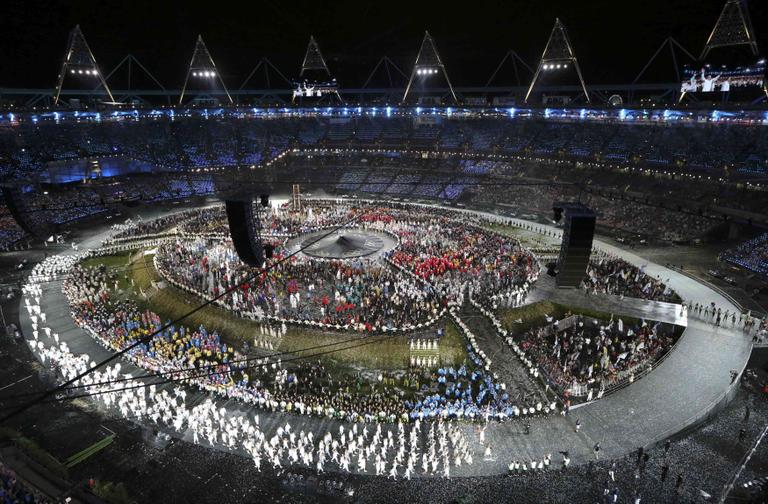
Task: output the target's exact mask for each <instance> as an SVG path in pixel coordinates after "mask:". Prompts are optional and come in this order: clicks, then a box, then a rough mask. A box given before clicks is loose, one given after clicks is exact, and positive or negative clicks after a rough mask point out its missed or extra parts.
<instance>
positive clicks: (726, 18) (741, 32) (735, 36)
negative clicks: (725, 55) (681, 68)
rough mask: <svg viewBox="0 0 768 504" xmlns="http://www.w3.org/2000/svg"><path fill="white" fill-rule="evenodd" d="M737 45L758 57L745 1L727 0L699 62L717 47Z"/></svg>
mask: <svg viewBox="0 0 768 504" xmlns="http://www.w3.org/2000/svg"><path fill="white" fill-rule="evenodd" d="M738 45H747V46H749V48H750V50H751V51H752V54H753V55H754V56H757V55H758V50H757V40H756V39H755V32H754V30H753V29H752V21H751V20H750V17H749V10H748V9H747V1H746V0H727V1H726V3H725V6H723V10H722V12H720V17H719V18H718V19H717V23H716V24H715V27H714V28H713V29H712V33H710V34H709V38H708V39H707V43H706V44H704V50H703V51H702V52H701V56H699V60H701V61H704V59H705V58H706V57H707V56H708V55H709V52H710V51H711V50H712V49H715V48H717V47H731V46H738Z"/></svg>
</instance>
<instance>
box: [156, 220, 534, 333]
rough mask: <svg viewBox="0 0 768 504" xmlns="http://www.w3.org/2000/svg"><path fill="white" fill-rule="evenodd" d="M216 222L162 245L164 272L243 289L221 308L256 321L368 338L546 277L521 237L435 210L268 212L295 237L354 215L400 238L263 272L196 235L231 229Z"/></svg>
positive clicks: (269, 225)
mask: <svg viewBox="0 0 768 504" xmlns="http://www.w3.org/2000/svg"><path fill="white" fill-rule="evenodd" d="M206 212H208V211H206ZM208 217H209V215H208V214H206V215H204V218H190V219H187V220H186V221H185V223H184V225H183V226H182V229H183V230H184V231H185V232H186V233H188V235H187V237H185V238H184V239H179V240H176V241H175V242H169V243H166V244H164V245H162V246H161V247H160V249H159V251H158V254H157V259H156V260H157V265H158V268H159V269H160V271H161V274H163V275H164V276H166V277H167V278H169V279H171V280H172V281H174V282H177V283H179V284H180V285H181V286H182V287H183V288H186V289H188V290H191V291H193V292H196V293H199V294H203V295H205V296H217V295H218V294H220V293H221V292H223V291H224V290H226V289H229V288H230V287H232V286H239V289H237V291H236V292H234V293H233V294H232V295H231V296H228V297H227V298H226V299H225V300H223V301H222V302H223V303H224V304H225V305H226V306H227V307H228V308H229V309H232V310H234V311H236V312H239V313H241V314H247V315H248V316H251V317H254V318H258V319H261V318H262V317H264V316H268V317H276V318H280V319H287V320H294V321H313V322H319V323H321V324H324V325H326V326H341V327H344V328H353V329H357V330H364V331H367V332H379V331H382V330H392V329H395V328H405V327H413V326H414V325H416V324H418V323H420V322H424V321H426V320H429V319H434V318H435V317H436V316H438V315H439V314H440V312H441V310H443V309H444V308H445V307H446V306H447V305H448V304H449V303H451V302H457V301H458V300H459V299H461V298H462V296H463V292H464V290H465V289H466V287H467V286H468V285H471V286H473V287H474V288H475V292H477V293H478V295H480V296H482V295H492V294H494V295H500V294H505V293H508V292H515V293H517V292H521V291H527V289H528V288H529V287H530V285H532V284H533V282H534V281H535V280H536V278H537V277H538V272H539V266H538V263H537V262H536V260H535V259H534V257H533V255H532V254H531V253H530V252H528V251H527V250H525V249H523V248H522V247H520V245H519V243H518V242H517V241H516V240H513V239H507V238H504V237H503V236H501V235H499V234H497V233H494V232H491V231H487V230H485V229H483V228H482V227H480V226H478V225H476V224H474V223H472V222H470V219H467V221H463V220H462V219H459V218H448V217H446V216H444V215H439V214H437V213H436V212H434V211H433V210H427V209H424V210H421V211H417V210H416V209H414V208H412V209H410V210H409V211H403V210H399V209H394V208H379V207H376V206H367V205H362V206H359V207H350V206H346V205H338V206H323V205H318V206H309V207H307V208H306V209H304V210H303V211H302V212H291V211H289V210H287V209H282V210H275V211H272V212H269V213H268V215H266V216H265V218H264V228H263V231H262V232H263V233H264V234H265V235H267V236H268V235H269V234H270V233H272V234H274V233H283V234H296V233H300V232H302V231H308V230H313V229H316V228H317V227H321V226H328V225H331V224H338V223H341V222H345V221H348V220H350V219H352V218H356V224H355V225H357V226H361V227H364V228H365V229H368V230H370V231H378V232H382V233H384V232H386V233H389V234H391V235H393V236H396V237H397V238H398V239H399V245H398V246H397V247H396V248H395V249H394V250H392V251H389V252H385V254H384V256H383V257H380V256H379V255H378V254H374V256H372V257H370V258H359V259H356V260H354V261H350V260H344V261H341V260H325V259H316V258H313V257H310V256H307V255H305V254H299V255H295V256H292V257H290V258H288V260H287V261H283V260H282V258H283V257H284V256H285V255H286V254H287V252H288V251H287V250H285V249H283V248H281V247H278V248H277V250H276V253H275V254H276V255H275V258H274V259H275V262H276V266H275V267H273V268H271V269H270V270H269V271H268V272H266V273H261V274H258V275H257V274H256V272H255V271H253V270H252V269H250V268H248V267H247V266H246V265H244V264H243V263H242V262H241V261H240V260H239V258H238V256H237V254H236V252H235V250H234V247H233V245H232V243H231V241H229V240H228V239H211V238H192V236H190V235H191V234H193V233H201V234H205V233H206V232H207V231H209V230H210V229H218V228H219V227H221V226H223V224H217V223H216V222H217V221H216V219H210V218H208ZM310 224H311V226H310ZM387 261H390V262H391V264H392V265H394V266H395V267H394V268H393V267H392V266H391V265H390V264H387ZM398 269H402V270H404V271H406V272H407V273H409V274H403V273H401V272H400V271H398Z"/></svg>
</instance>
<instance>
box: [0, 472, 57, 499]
mask: <svg viewBox="0 0 768 504" xmlns="http://www.w3.org/2000/svg"><path fill="white" fill-rule="evenodd" d="M52 502H53V500H51V499H49V498H47V497H45V496H44V495H42V494H40V493H39V492H37V491H36V490H34V489H32V488H30V487H28V486H27V485H25V484H24V483H23V482H22V481H21V480H19V478H18V476H17V475H16V473H15V472H14V471H12V470H11V469H9V468H7V467H6V466H5V465H3V464H2V462H0V503H2V504H47V503H52Z"/></svg>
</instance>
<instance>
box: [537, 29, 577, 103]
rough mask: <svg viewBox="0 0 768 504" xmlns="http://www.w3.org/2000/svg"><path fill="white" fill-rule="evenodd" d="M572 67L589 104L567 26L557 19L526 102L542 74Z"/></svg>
mask: <svg viewBox="0 0 768 504" xmlns="http://www.w3.org/2000/svg"><path fill="white" fill-rule="evenodd" d="M571 65H572V66H573V68H574V69H575V70H576V74H577V75H578V77H579V84H581V90H582V91H583V92H584V97H585V98H586V99H587V103H589V101H590V100H589V93H588V92H587V85H586V84H585V83H584V77H583V76H582V74H581V68H580V67H579V62H578V60H577V59H576V54H575V53H574V52H573V46H571V41H570V40H569V39H568V33H567V32H566V30H565V25H563V23H562V22H561V21H560V19H555V26H554V27H553V28H552V33H550V35H549V40H548V41H547V45H546V46H545V47H544V52H543V53H542V54H541V60H539V66H538V67H536V72H535V73H534V74H533V79H531V85H530V86H529V87H528V92H527V93H526V94H525V102H526V103H527V102H528V98H529V97H530V96H531V93H532V92H533V88H534V87H535V86H536V84H537V83H538V80H539V77H540V75H541V73H542V72H545V73H549V72H553V71H555V72H556V71H559V70H560V71H561V70H566V69H568V67H569V66H571Z"/></svg>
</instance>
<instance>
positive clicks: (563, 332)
mask: <svg viewBox="0 0 768 504" xmlns="http://www.w3.org/2000/svg"><path fill="white" fill-rule="evenodd" d="M508 339H510V341H515V342H516V343H517V345H518V346H519V347H520V348H521V349H522V350H523V352H525V354H526V356H527V357H528V358H529V359H531V360H533V361H534V362H535V363H536V365H537V366H538V369H539V370H540V371H541V372H542V373H543V374H544V376H545V378H546V379H547V380H548V382H549V383H550V385H551V386H552V387H553V388H555V389H556V390H558V391H559V392H560V393H561V394H563V395H564V396H566V397H567V396H569V395H573V396H576V395H579V396H583V397H581V399H582V400H584V399H586V400H592V399H593V394H598V395H600V396H601V395H602V393H603V392H604V391H605V389H607V388H610V387H611V386H613V385H615V384H616V383H617V382H619V381H621V380H628V379H633V377H634V375H635V374H640V373H641V371H644V370H645V367H647V366H648V365H652V364H653V363H654V362H655V361H656V360H658V359H659V358H661V357H662V356H663V355H664V354H665V353H666V352H668V351H669V350H670V348H671V347H672V345H673V344H674V343H675V340H676V335H675V333H674V327H673V326H670V325H667V324H662V323H660V322H645V321H643V320H640V321H636V322H633V323H626V324H625V323H624V321H623V320H622V319H620V318H619V319H616V320H614V319H611V320H610V321H602V320H598V319H590V318H587V317H582V316H578V315H576V316H573V315H571V316H568V317H566V318H564V319H563V320H554V321H552V322H548V323H546V324H544V325H540V326H537V327H533V328H531V329H529V330H527V331H526V332H524V333H523V334H521V335H516V336H514V337H512V336H509V337H508ZM594 397H597V396H594Z"/></svg>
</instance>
